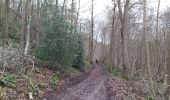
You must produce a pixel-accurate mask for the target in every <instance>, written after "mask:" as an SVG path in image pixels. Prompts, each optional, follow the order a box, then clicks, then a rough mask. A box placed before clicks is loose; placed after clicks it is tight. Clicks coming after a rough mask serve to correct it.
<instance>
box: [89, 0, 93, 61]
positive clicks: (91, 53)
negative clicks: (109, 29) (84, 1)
mask: <svg viewBox="0 0 170 100" xmlns="http://www.w3.org/2000/svg"><path fill="white" fill-rule="evenodd" d="M93 1H94V0H92V11H91V40H90V60H91V61H93V46H94V43H93V41H94V40H93V37H94V16H93V8H94V6H93V5H94V4H93Z"/></svg>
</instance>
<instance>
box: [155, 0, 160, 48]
mask: <svg viewBox="0 0 170 100" xmlns="http://www.w3.org/2000/svg"><path fill="white" fill-rule="evenodd" d="M159 8H160V0H158V9H157V17H156V45H157V42H158V34H159Z"/></svg>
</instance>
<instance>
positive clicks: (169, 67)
mask: <svg viewBox="0 0 170 100" xmlns="http://www.w3.org/2000/svg"><path fill="white" fill-rule="evenodd" d="M167 39H168V40H167V64H166V73H165V82H164V83H165V87H166V88H167V96H168V100H170V34H168V38H167Z"/></svg>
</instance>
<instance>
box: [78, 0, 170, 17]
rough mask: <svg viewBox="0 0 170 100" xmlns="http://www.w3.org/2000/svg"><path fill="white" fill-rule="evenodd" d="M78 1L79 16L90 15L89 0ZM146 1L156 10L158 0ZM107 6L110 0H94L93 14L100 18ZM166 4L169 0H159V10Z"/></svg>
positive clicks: (167, 4) (104, 13) (169, 3)
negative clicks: (79, 7) (79, 5)
mask: <svg viewBox="0 0 170 100" xmlns="http://www.w3.org/2000/svg"><path fill="white" fill-rule="evenodd" d="M76 1H78V0H76ZM80 1H81V9H80V17H83V18H86V17H90V11H91V0H80ZM131 1H134V0H131ZM147 1H148V7H154V8H155V10H157V5H158V0H147ZM107 6H112V0H94V16H95V17H97V18H98V17H99V18H102V17H103V16H105V15H106V7H107ZM167 6H169V7H170V0H161V4H160V10H161V11H163V10H165V9H166V7H167Z"/></svg>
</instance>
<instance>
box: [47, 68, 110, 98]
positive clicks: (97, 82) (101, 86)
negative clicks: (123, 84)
mask: <svg viewBox="0 0 170 100" xmlns="http://www.w3.org/2000/svg"><path fill="white" fill-rule="evenodd" d="M107 77H108V75H107V74H106V73H105V72H104V71H103V69H102V67H101V66H100V65H95V68H94V69H93V70H92V71H91V73H90V74H89V76H88V78H87V79H86V80H84V81H82V82H81V83H79V84H77V85H76V86H73V87H71V88H67V90H66V91H64V92H62V93H59V94H55V95H50V96H48V97H47V100H108V93H107V89H106V88H105V81H106V79H107Z"/></svg>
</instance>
